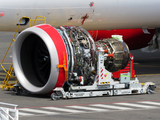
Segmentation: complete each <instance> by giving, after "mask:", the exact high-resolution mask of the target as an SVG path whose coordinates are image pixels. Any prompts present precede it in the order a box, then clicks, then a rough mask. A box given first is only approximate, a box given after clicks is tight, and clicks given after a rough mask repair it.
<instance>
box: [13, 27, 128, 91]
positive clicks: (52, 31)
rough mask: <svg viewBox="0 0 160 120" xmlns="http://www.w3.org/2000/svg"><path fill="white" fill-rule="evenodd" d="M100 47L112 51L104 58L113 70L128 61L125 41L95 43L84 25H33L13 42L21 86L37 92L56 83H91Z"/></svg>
mask: <svg viewBox="0 0 160 120" xmlns="http://www.w3.org/2000/svg"><path fill="white" fill-rule="evenodd" d="M99 47H102V48H103V50H104V51H105V53H108V54H110V55H112V56H108V57H106V59H105V61H104V65H105V69H106V70H108V71H110V72H114V71H118V70H119V69H123V68H124V67H125V66H126V65H127V63H128V60H129V49H128V47H127V45H126V44H125V43H124V42H122V41H118V40H116V39H104V40H100V41H97V42H96V43H95V42H94V41H93V39H92V37H91V36H90V34H89V33H88V32H87V31H86V30H85V29H83V28H82V27H67V26H63V27H62V26H60V27H59V28H54V27H52V26H50V25H48V24H42V25H38V26H34V27H30V28H27V29H25V30H24V31H22V32H21V33H20V34H19V35H18V37H17V38H16V41H15V43H14V46H13V52H12V56H13V57H12V59H13V66H14V71H15V74H16V76H17V79H18V81H19V83H20V84H21V85H22V87H23V88H24V89H26V90H27V91H29V92H31V93H36V94H46V93H49V92H51V91H52V90H53V89H54V88H56V87H64V88H65V89H67V88H68V86H70V85H75V86H76V85H81V86H85V85H92V84H93V82H94V81H95V77H96V73H97V61H98V57H97V51H98V48H99ZM103 57H104V56H103ZM82 81H83V82H82Z"/></svg>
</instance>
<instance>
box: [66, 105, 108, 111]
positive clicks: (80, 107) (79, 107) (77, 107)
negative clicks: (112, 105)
mask: <svg viewBox="0 0 160 120" xmlns="http://www.w3.org/2000/svg"><path fill="white" fill-rule="evenodd" d="M66 107H69V108H76V109H84V110H92V111H108V110H107V109H99V108H91V107H83V106H66Z"/></svg>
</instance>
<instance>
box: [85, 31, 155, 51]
mask: <svg viewBox="0 0 160 120" xmlns="http://www.w3.org/2000/svg"><path fill="white" fill-rule="evenodd" d="M148 31H149V32H150V34H145V33H144V32H143V30H142V29H124V30H123V29H122V30H111V31H107V30H94V31H88V32H89V33H90V34H91V36H92V37H93V39H94V40H95V41H97V40H101V39H104V38H111V36H112V35H122V36H123V40H124V42H125V43H126V44H127V45H128V47H129V49H130V50H135V49H140V48H143V47H146V46H148V43H149V42H150V41H151V40H152V37H153V35H154V33H155V29H149V30H148Z"/></svg>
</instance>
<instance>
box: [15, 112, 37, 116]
mask: <svg viewBox="0 0 160 120" xmlns="http://www.w3.org/2000/svg"><path fill="white" fill-rule="evenodd" d="M18 114H19V115H20V116H34V115H35V114H30V113H24V112H19V113H18Z"/></svg>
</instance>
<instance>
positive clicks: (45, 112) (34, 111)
mask: <svg viewBox="0 0 160 120" xmlns="http://www.w3.org/2000/svg"><path fill="white" fill-rule="evenodd" d="M19 110H20V111H27V112H33V113H39V114H59V113H56V112H49V111H44V110H37V109H29V108H27V109H19Z"/></svg>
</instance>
